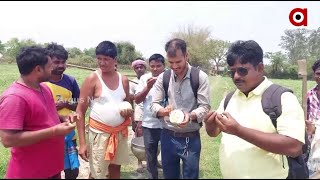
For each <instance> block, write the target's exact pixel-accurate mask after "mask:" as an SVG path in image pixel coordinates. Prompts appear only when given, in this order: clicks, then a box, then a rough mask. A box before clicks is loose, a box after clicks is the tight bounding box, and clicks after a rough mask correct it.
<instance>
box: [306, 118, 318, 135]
mask: <svg viewBox="0 0 320 180" xmlns="http://www.w3.org/2000/svg"><path fill="white" fill-rule="evenodd" d="M305 122H306V129H307V134H308V135H312V134H314V133H315V132H316V126H315V125H314V123H313V121H312V120H309V119H306V121H305Z"/></svg>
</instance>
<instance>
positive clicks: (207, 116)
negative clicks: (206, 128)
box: [204, 111, 213, 120]
mask: <svg viewBox="0 0 320 180" xmlns="http://www.w3.org/2000/svg"><path fill="white" fill-rule="evenodd" d="M212 114H213V111H209V112H208V113H207V115H206V117H205V118H204V119H205V120H208V119H209V117H210V116H211V115H212Z"/></svg>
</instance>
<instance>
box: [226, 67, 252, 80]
mask: <svg viewBox="0 0 320 180" xmlns="http://www.w3.org/2000/svg"><path fill="white" fill-rule="evenodd" d="M228 72H229V74H230V76H231V77H232V78H234V74H235V73H236V72H237V73H238V75H240V76H242V77H244V76H246V75H248V69H247V68H244V67H238V68H236V69H232V70H231V69H230V70H228Z"/></svg>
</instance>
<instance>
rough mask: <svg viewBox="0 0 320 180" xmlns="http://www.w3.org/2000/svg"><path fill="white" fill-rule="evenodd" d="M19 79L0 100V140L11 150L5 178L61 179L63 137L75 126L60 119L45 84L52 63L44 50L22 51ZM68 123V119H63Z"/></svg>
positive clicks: (19, 59) (19, 58)
mask: <svg viewBox="0 0 320 180" xmlns="http://www.w3.org/2000/svg"><path fill="white" fill-rule="evenodd" d="M16 61H17V65H18V68H19V72H20V74H21V78H19V79H18V80H17V81H15V82H14V83H13V84H12V85H11V86H10V87H9V88H8V89H7V90H5V92H4V93H3V94H2V95H1V97H0V138H1V140H2V144H3V145H4V147H7V148H8V147H11V158H10V160H9V163H8V169H7V173H6V177H5V178H7V179H13V178H15V179H17V178H19V179H21V178H54V179H57V178H61V176H60V172H61V171H62V170H63V168H64V167H63V166H64V136H65V135H66V134H68V133H70V132H71V131H72V130H73V129H74V128H75V126H74V125H72V124H70V123H69V122H63V123H61V122H62V121H65V120H66V119H62V118H60V117H59V115H58V113H57V111H56V108H55V103H54V100H53V97H52V93H51V91H50V89H49V88H48V87H47V86H46V85H45V84H41V82H44V81H47V80H48V78H49V76H50V74H51V71H52V60H51V58H50V57H49V56H47V53H46V51H45V49H44V48H41V47H37V46H30V47H25V48H22V49H21V51H20V52H19V54H18V55H17V58H16ZM66 121H69V120H66Z"/></svg>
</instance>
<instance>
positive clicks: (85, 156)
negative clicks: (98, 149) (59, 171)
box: [78, 144, 89, 162]
mask: <svg viewBox="0 0 320 180" xmlns="http://www.w3.org/2000/svg"><path fill="white" fill-rule="evenodd" d="M78 153H79V155H80V157H81V158H82V159H83V160H85V161H86V162H89V152H88V149H87V145H86V144H85V145H80V148H79V151H78Z"/></svg>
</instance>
